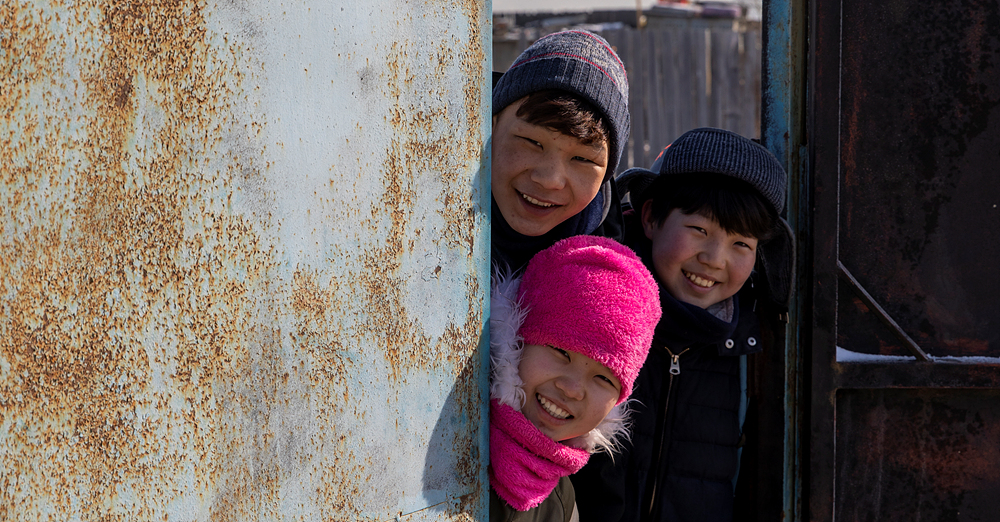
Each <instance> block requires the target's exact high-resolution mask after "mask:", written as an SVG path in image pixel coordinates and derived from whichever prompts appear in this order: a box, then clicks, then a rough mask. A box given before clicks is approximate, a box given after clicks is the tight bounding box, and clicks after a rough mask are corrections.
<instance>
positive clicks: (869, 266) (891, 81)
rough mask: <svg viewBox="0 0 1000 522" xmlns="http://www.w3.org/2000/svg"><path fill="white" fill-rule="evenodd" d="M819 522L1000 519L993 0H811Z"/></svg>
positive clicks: (999, 54)
mask: <svg viewBox="0 0 1000 522" xmlns="http://www.w3.org/2000/svg"><path fill="white" fill-rule="evenodd" d="M810 6H811V10H810V18H811V19H810V25H811V31H812V32H811V41H810V51H809V57H810V64H809V74H810V77H809V89H810V96H809V106H808V107H807V108H806V109H805V110H807V111H808V112H807V115H808V122H809V124H808V126H807V128H808V130H807V132H808V133H809V136H808V140H806V141H808V143H809V146H810V148H809V151H810V158H811V167H812V168H811V169H810V172H811V179H809V180H808V184H809V186H810V190H809V191H808V194H809V198H810V200H809V201H808V202H807V205H806V206H805V212H808V214H809V216H810V219H811V222H812V225H811V227H810V228H806V229H804V230H800V233H801V234H805V235H806V238H807V244H808V245H810V246H811V251H809V252H806V257H805V258H804V259H805V262H806V266H804V268H805V269H806V270H807V272H806V279H805V280H806V281H807V283H806V285H805V287H804V288H802V291H803V294H802V296H803V298H805V299H807V301H808V307H809V309H810V311H811V313H810V316H809V319H808V320H810V324H809V325H808V326H807V327H806V328H807V330H808V335H806V336H805V337H804V338H805V339H806V343H805V344H804V345H803V346H807V347H809V348H808V349H806V350H805V352H806V353H805V355H806V356H807V357H811V362H810V363H809V364H807V366H806V367H807V368H809V369H810V370H809V374H808V377H809V379H810V383H809V385H810V388H811V390H812V399H811V404H810V406H811V411H810V416H809V418H810V422H809V427H808V429H809V432H808V435H807V437H806V442H807V444H808V457H809V459H808V467H807V470H806V474H805V490H806V491H807V492H808V495H809V498H808V506H809V511H808V515H807V518H808V519H809V520H815V521H836V522H850V521H868V520H879V521H913V520H920V521H932V522H933V521H951V520H997V519H998V518H997V517H998V516H1000V515H998V513H1000V390H997V386H998V384H1000V3H997V2H996V1H994V0H968V1H955V0H933V1H916V0H885V1H880V2H862V1H858V0H842V1H838V0H823V1H818V0H813V1H811V2H810Z"/></svg>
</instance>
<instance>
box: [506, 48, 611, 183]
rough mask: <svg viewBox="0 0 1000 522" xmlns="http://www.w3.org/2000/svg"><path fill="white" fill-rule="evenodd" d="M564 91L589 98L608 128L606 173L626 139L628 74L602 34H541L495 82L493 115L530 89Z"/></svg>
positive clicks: (523, 95)
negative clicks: (601, 114)
mask: <svg viewBox="0 0 1000 522" xmlns="http://www.w3.org/2000/svg"><path fill="white" fill-rule="evenodd" d="M546 89H556V90H561V91H568V92H570V93H572V94H575V95H577V96H580V97H581V98H583V99H584V100H587V101H588V102H590V103H591V104H593V105H594V106H595V107H597V109H598V110H599V111H601V113H603V115H604V118H605V120H606V121H607V122H608V126H609V127H610V129H611V136H610V137H609V141H610V143H609V144H608V149H609V151H608V152H609V154H608V170H607V176H611V175H614V173H615V172H616V171H617V169H618V162H619V160H620V159H621V155H622V149H624V148H625V144H626V143H628V136H629V126H630V119H629V114H628V78H627V77H626V75H625V65H624V64H622V61H621V59H620V58H619V57H618V54H617V53H615V51H614V49H612V48H611V45H610V44H609V43H608V42H607V40H605V39H604V38H602V37H600V36H598V35H596V34H594V33H591V32H588V31H577V30H572V31H562V32H559V33H552V34H550V35H547V36H544V37H542V38H540V39H538V41H536V42H535V43H533V44H531V46H529V47H528V48H527V49H525V50H524V52H522V53H521V55H520V56H518V57H517V59H516V60H514V64H513V65H511V66H510V69H508V70H507V72H505V73H504V74H503V76H502V77H501V78H500V81H499V82H498V83H497V84H496V86H495V87H494V88H493V115H494V116H495V115H497V114H500V111H502V110H503V109H504V108H505V107H507V106H508V105H510V104H511V103H514V102H515V101H517V100H519V99H521V98H523V97H525V96H527V95H529V94H531V93H533V92H538V91H542V90H546Z"/></svg>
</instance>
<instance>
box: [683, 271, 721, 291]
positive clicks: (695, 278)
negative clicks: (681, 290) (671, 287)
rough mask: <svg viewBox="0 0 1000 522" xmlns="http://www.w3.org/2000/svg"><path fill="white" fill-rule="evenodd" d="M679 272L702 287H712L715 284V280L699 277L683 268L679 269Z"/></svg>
mask: <svg viewBox="0 0 1000 522" xmlns="http://www.w3.org/2000/svg"><path fill="white" fill-rule="evenodd" d="M681 272H683V273H684V277H686V278H688V280H689V281H691V282H692V283H694V284H696V285H698V286H700V287H702V288H712V287H713V286H715V281H709V280H708V279H703V278H701V277H698V276H696V275H694V274H692V273H691V272H687V271H684V270H681Z"/></svg>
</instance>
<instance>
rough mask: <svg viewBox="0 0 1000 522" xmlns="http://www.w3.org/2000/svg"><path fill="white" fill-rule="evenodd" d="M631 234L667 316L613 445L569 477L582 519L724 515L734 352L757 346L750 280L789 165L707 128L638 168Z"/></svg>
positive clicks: (737, 422)
mask: <svg viewBox="0 0 1000 522" xmlns="http://www.w3.org/2000/svg"><path fill="white" fill-rule="evenodd" d="M622 178H623V179H626V178H627V179H631V181H632V183H630V186H631V187H632V188H631V189H630V190H629V194H630V197H631V201H632V204H633V205H634V208H635V212H634V213H627V214H626V243H627V244H628V245H630V246H631V247H633V248H634V249H635V250H636V252H637V253H638V254H639V255H640V257H641V258H642V259H643V261H644V262H645V264H646V266H648V267H649V268H650V269H651V270H652V271H653V273H654V274H655V276H656V279H657V282H658V283H659V288H660V303H661V307H662V311H663V314H662V318H661V319H660V322H659V324H658V325H657V326H656V332H655V334H654V337H653V345H652V348H651V349H650V353H649V357H648V359H647V360H646V363H645V364H644V365H643V367H642V370H641V371H640V373H639V377H638V378H637V380H636V394H635V395H634V398H635V399H636V404H635V406H634V407H633V410H634V411H633V414H632V417H631V420H632V423H633V424H632V426H633V432H632V433H633V435H632V439H631V442H630V443H629V444H626V445H625V448H624V450H623V452H622V454H621V455H616V456H615V457H614V458H613V459H611V458H602V457H598V458H595V459H592V460H591V463H590V464H589V465H588V466H587V467H586V468H584V469H583V470H582V471H581V472H580V473H579V474H577V475H575V476H574V477H573V482H574V485H575V486H576V488H577V491H578V492H579V496H578V498H580V499H581V502H580V508H581V520H583V521H595V522H596V521H600V522H608V521H619V520H620V521H640V520H641V521H701V522H704V521H727V522H729V521H732V519H733V499H734V481H735V478H736V474H737V470H738V466H739V447H740V444H741V437H742V426H741V422H742V418H741V407H742V396H741V384H740V380H741V379H740V356H742V355H745V354H751V353H755V352H758V351H760V350H761V348H762V345H761V342H760V331H759V326H758V321H757V318H756V316H755V314H754V309H755V307H756V299H757V295H756V293H755V292H754V291H753V289H752V288H751V287H752V285H746V284H745V283H746V282H747V280H748V279H750V278H751V277H752V274H753V268H754V263H755V260H756V259H757V256H758V249H759V248H760V247H761V245H762V243H763V242H764V241H767V240H768V239H769V238H770V236H771V235H772V234H773V233H775V231H777V230H781V229H780V227H779V226H778V225H779V223H780V220H779V217H778V215H779V213H780V212H781V210H782V209H783V207H784V193H785V178H786V176H785V172H784V170H783V168H782V167H781V164H780V163H779V162H778V161H777V159H776V158H775V157H774V156H773V155H771V153H770V152H768V151H767V150H766V149H765V148H764V147H762V146H760V145H759V144H757V143H755V142H753V141H751V140H749V139H746V138H744V137H742V136H739V135H737V134H734V133H732V132H728V131H724V130H721V129H711V128H702V129H695V130H692V131H689V132H687V133H685V134H684V135H682V136H681V137H679V138H678V139H677V140H676V141H674V142H673V143H672V144H671V145H669V146H668V147H667V148H666V149H665V150H664V151H663V152H662V153H661V156H660V157H659V158H658V159H657V161H656V162H655V163H654V167H653V170H652V171H649V170H645V169H632V170H631V171H629V172H626V173H624V174H623V175H622Z"/></svg>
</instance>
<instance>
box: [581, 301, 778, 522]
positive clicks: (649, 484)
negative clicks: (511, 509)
mask: <svg viewBox="0 0 1000 522" xmlns="http://www.w3.org/2000/svg"><path fill="white" fill-rule="evenodd" d="M749 286H750V285H745V287H744V290H741V291H740V293H739V294H737V301H738V302H737V303H736V307H735V309H734V315H735V317H736V318H738V319H737V321H735V325H734V329H733V330H731V331H730V332H728V333H724V334H722V336H721V337H720V338H718V339H717V340H716V341H714V342H695V343H688V344H687V345H684V343H683V342H677V341H676V340H674V339H671V340H670V342H671V343H672V344H674V346H669V347H668V346H667V343H665V342H664V341H663V336H658V337H657V339H656V340H654V342H653V346H652V348H651V349H650V353H649V357H648V358H647V359H646V363H645V364H644V365H643V367H642V370H641V371H640V372H639V377H638V378H637V379H636V382H635V387H634V390H635V391H634V392H633V394H632V398H633V399H635V400H636V402H635V403H634V404H633V414H632V430H631V432H632V437H631V442H630V443H627V444H626V445H625V447H624V448H623V452H622V453H621V454H617V455H615V456H614V457H613V458H612V457H610V456H608V455H607V454H599V455H594V456H592V457H591V459H590V462H589V463H588V464H587V466H585V467H584V468H583V469H582V470H580V471H579V472H578V473H577V474H576V475H573V477H572V479H573V484H574V486H575V488H576V492H577V504H578V507H579V510H580V520H581V522H588V521H589V522H598V521H600V522H613V521H628V522H637V521H643V522H645V521H650V522H660V521H669V522H695V521H697V522H712V521H720V522H722V521H724V522H731V521H732V519H733V479H734V478H735V476H736V473H737V470H738V458H739V457H738V447H739V445H740V440H741V437H742V432H741V426H740V418H739V410H740V403H741V400H742V395H741V390H740V357H739V356H740V355H744V354H749V353H754V352H757V351H760V349H761V343H760V342H759V340H760V333H759V332H760V329H759V326H758V321H757V318H756V316H755V315H754V313H753V309H754V302H753V299H754V296H753V291H752V290H751V289H749V288H747V287H749ZM664 298H666V299H671V298H669V296H664V295H663V292H661V300H663V299H664ZM674 304H676V302H674ZM668 308H669V307H667V306H665V307H664V314H665V318H664V320H662V321H661V324H660V326H658V330H663V328H661V327H663V326H664V321H666V322H669V320H670V318H669V317H666V314H667V313H668ZM703 312H704V311H703ZM704 313H706V314H707V313H708V312H704ZM675 319H677V318H676V317H675ZM680 328H683V327H680ZM674 329H675V328H668V329H667V330H674ZM668 350H669V351H668ZM671 352H672V354H673V355H672V354H671ZM673 356H678V357H677V367H676V368H675V369H676V370H677V373H676V374H672V373H671V372H670V369H671V365H672V363H673V360H674V357H673Z"/></svg>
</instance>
